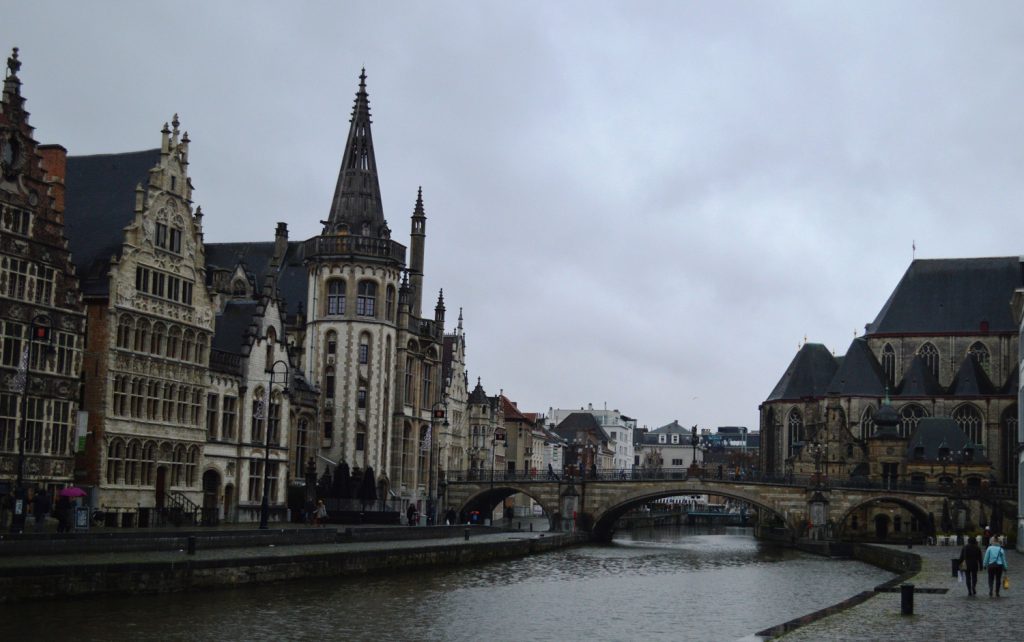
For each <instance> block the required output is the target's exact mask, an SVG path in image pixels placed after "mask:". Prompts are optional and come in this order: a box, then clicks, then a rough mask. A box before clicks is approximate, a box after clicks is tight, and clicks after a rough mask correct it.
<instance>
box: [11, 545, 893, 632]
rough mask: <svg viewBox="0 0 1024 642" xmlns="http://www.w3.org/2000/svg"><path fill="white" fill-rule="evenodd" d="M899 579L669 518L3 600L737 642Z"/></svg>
mask: <svg viewBox="0 0 1024 642" xmlns="http://www.w3.org/2000/svg"><path fill="white" fill-rule="evenodd" d="M891 577H892V575H891V574H889V573H887V572H885V571H882V570H880V569H877V568H875V567H872V566H869V565H867V564H863V563H860V562H853V561H838V560H828V559H824V558H820V557H816V556H813V555H808V554H805V553H800V552H796V551H792V550H789V549H784V548H780V547H776V546H773V545H769V544H765V543H761V542H758V541H757V540H755V539H754V538H753V537H752V535H751V533H750V530H749V529H743V528H717V529H716V528H710V527H708V528H696V529H695V528H687V527H677V528H671V527H662V528H655V529H649V530H639V531H632V532H626V533H620V534H618V535H617V536H616V539H615V541H614V542H613V543H612V544H610V545H601V546H597V545H593V546H583V547H578V548H572V549H566V550H561V551H556V552H552V553H547V554H543V555H536V556H532V557H528V558H523V559H518V560H513V561H505V562H494V563H488V564H483V565H479V566H472V567H458V568H452V569H434V570H429V571H418V572H409V573H395V574H387V575H379V576H372V577H363V578H334V579H316V580H308V581H295V582H285V583H277V584H270V585H264V586H250V587H241V588H237V589H223V590H210V591H197V592H192V593H187V594H183V593H176V594H170V595H155V596H130V597H102V598H86V599H79V600H69V601H51V600H46V601H40V602H37V603H32V604H20V605H15V606H7V607H0V640H23V639H35V640H76V641H84V640H300V639H301V640H323V641H325V642H326V640H346V641H349V640H467V641H469V640H473V641H476V640H515V641H525V640H587V641H589V642H593V641H596V640H736V639H741V638H745V637H750V636H752V634H753V633H755V632H756V631H759V630H762V629H765V628H767V627H769V626H772V625H775V624H780V623H782V622H785V621H787V620H790V619H792V618H794V617H798V616H800V615H805V614H807V613H810V612H812V611H815V610H817V609H820V608H823V607H825V606H828V605H830V604H834V603H836V602H838V601H840V600H842V599H844V598H846V597H849V596H851V595H853V594H855V593H858V592H860V591H863V590H867V589H870V588H871V587H873V586H875V585H877V584H880V583H881V582H884V581H886V580H888V579H890V578H891Z"/></svg>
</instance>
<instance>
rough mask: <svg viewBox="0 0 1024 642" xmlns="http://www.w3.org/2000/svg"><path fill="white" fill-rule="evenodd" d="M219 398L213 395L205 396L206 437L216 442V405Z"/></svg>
mask: <svg viewBox="0 0 1024 642" xmlns="http://www.w3.org/2000/svg"><path fill="white" fill-rule="evenodd" d="M219 400H220V397H219V396H217V395H216V394H215V393H212V392H210V393H207V394H206V437H207V438H208V439H210V440H212V441H217V405H218V401H219Z"/></svg>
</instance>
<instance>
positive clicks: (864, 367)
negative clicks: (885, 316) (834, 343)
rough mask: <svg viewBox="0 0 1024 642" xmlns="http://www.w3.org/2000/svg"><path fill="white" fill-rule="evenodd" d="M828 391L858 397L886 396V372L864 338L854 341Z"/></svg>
mask: <svg viewBox="0 0 1024 642" xmlns="http://www.w3.org/2000/svg"><path fill="white" fill-rule="evenodd" d="M828 391H829V393H831V394H839V395H846V396H857V397H881V396H882V395H884V394H885V372H883V371H882V366H881V364H879V363H878V359H876V358H875V355H874V353H873V352H871V348H870V347H869V346H868V342H867V341H865V340H864V339H863V338H857V339H854V340H853V342H852V343H851V344H850V347H849V348H848V349H847V351H846V356H845V357H843V360H842V362H841V363H840V365H839V368H838V369H837V370H836V374H835V376H833V377H832V381H831V382H830V383H829V386H828Z"/></svg>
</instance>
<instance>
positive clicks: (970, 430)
mask: <svg viewBox="0 0 1024 642" xmlns="http://www.w3.org/2000/svg"><path fill="white" fill-rule="evenodd" d="M950 416H951V417H952V418H953V421H955V422H957V423H958V424H960V430H962V431H964V435H966V436H967V441H968V442H969V443H970V444H980V443H982V441H981V426H982V419H981V413H980V412H978V409H977V408H975V407H974V406H972V405H971V404H968V403H965V404H963V405H962V406H957V407H956V408H954V409H953V414H952V415H950Z"/></svg>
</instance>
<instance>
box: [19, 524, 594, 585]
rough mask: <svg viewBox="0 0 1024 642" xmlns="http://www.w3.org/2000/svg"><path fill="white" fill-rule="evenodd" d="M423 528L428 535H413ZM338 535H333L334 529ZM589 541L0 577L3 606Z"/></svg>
mask: <svg viewBox="0 0 1024 642" xmlns="http://www.w3.org/2000/svg"><path fill="white" fill-rule="evenodd" d="M412 530H425V529H410V531H412ZM331 532H333V531H331ZM585 540H586V537H585V536H582V535H575V534H551V535H547V536H542V537H538V538H529V539H514V540H500V541H493V542H472V541H469V542H447V543H443V544H432V545H424V546H418V547H412V548H393V549H389V548H387V547H377V548H374V549H372V550H338V551H335V552H322V549H321V548H319V547H318V552H312V551H307V552H302V549H301V548H296V549H293V550H295V552H294V553H292V552H291V551H289V552H287V553H283V554H282V550H281V549H277V550H276V551H275V552H276V553H278V554H266V555H254V556H248V557H245V558H221V559H197V558H192V559H189V558H187V557H183V558H182V559H180V560H175V561H173V562H167V561H160V562H145V561H139V562H124V563H118V562H115V563H89V562H88V557H87V556H86V557H84V558H83V560H82V562H81V563H77V564H74V565H69V566H66V567H54V566H52V565H46V566H22V567H12V568H4V569H3V570H2V571H0V603H12V602H18V601H22V600H29V599H39V598H52V597H71V596H80V595H95V594H103V593H133V594H138V593H169V592H175V591H184V590H187V589H194V588H206V587H223V586H236V585H240V584H249V583H254V582H274V581H280V580H292V579H301V578H307V577H329V576H345V575H361V574H365V573H371V572H386V571H398V570H409V569H415V568H421V567H429V566H451V565H457V564H477V563H483V562H489V561H493V560H499V559H506V558H514V557H522V556H525V555H532V554H535V553H542V552H546V551H550V550H554V549H557V548H561V547H564V546H569V545H573V544H577V543H581V542H583V541H585Z"/></svg>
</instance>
